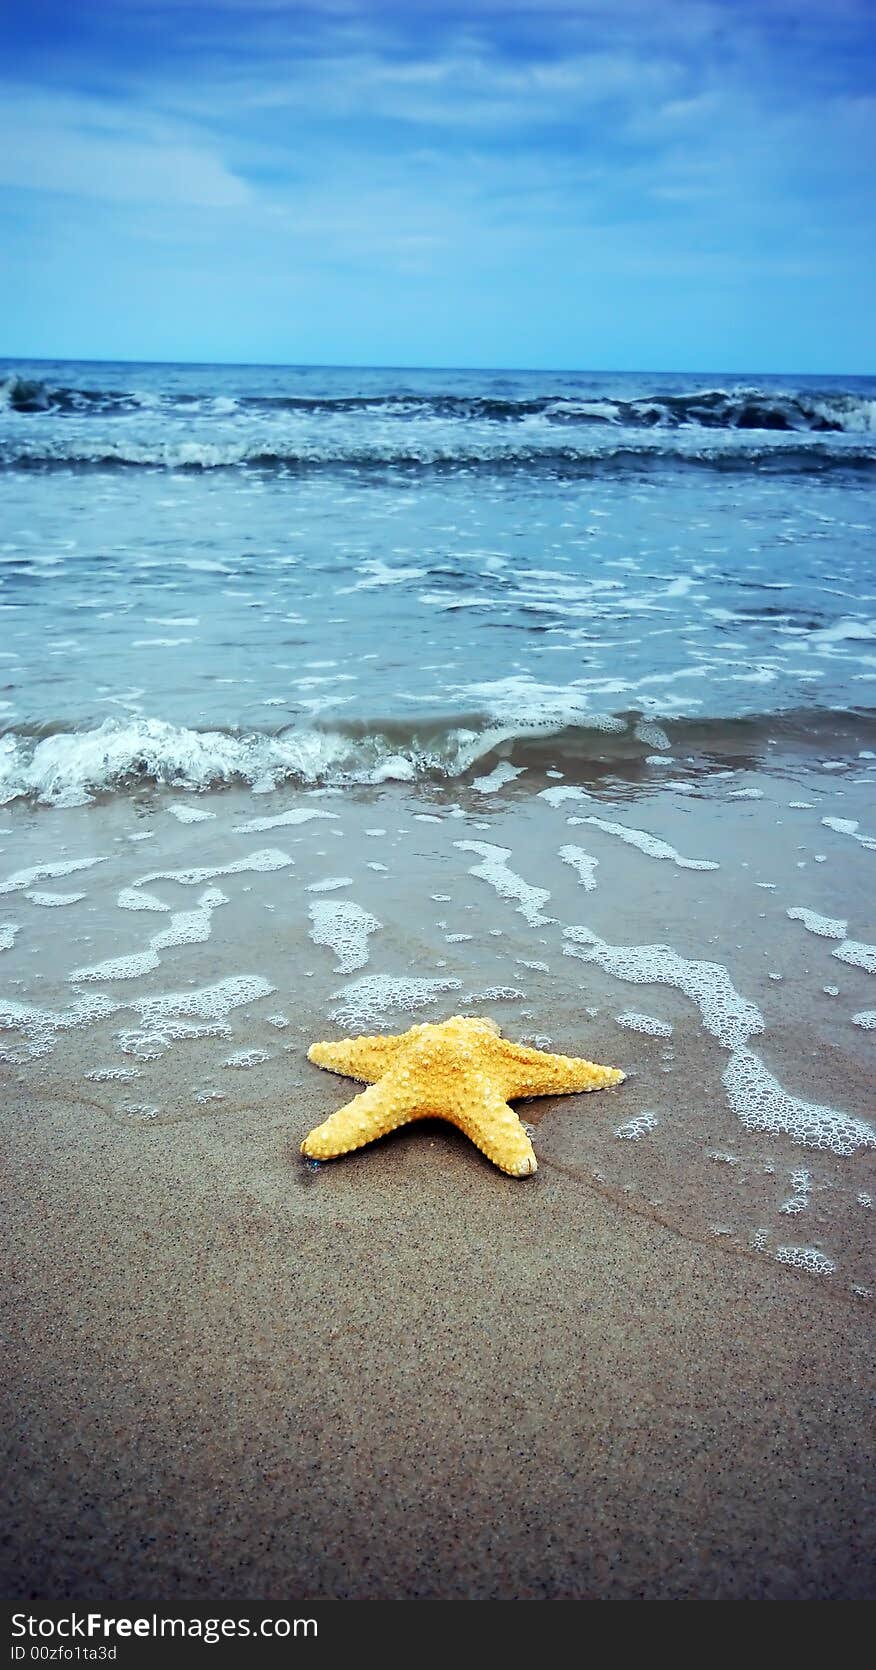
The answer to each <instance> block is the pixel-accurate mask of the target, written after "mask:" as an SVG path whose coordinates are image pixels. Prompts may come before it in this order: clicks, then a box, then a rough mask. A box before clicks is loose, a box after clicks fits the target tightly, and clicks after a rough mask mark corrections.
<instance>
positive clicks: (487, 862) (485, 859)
mask: <svg viewBox="0 0 876 1670" xmlns="http://www.w3.org/2000/svg"><path fill="white" fill-rule="evenodd" d="M453 845H454V846H455V847H458V848H459V850H460V852H473V853H476V854H477V855H478V857H480V858H481V860H482V862H481V863H480V864H473V865H472V867H471V869H470V871H469V874H470V875H473V876H478V877H479V878H480V880H481V881H485V882H486V883H487V885H488V886H489V887H492V888H493V890H494V892H496V893H498V895H499V897H500V898H501V899H510V900H511V901H512V903H514V904H516V906H517V909H518V910H519V911H520V913H521V915H522V916H525V918H526V920H527V922H528V923H529V924H530V927H533V928H537V927H541V926H543V925H544V924H545V923H546V922H550V921H551V920H552V918H551V917H550V916H542V915H541V906H542V905H543V904H545V903H546V902H547V900H548V899H549V898H550V893H549V892H548V891H547V889H546V888H544V887H533V886H531V885H530V883H529V882H526V881H524V880H523V878H522V877H521V876H518V875H515V873H514V871H513V870H509V868H508V865H507V863H506V860H507V859H509V858H510V857H511V849H510V847H496V846H493V845H491V843H490V842H489V841H454V843H453Z"/></svg>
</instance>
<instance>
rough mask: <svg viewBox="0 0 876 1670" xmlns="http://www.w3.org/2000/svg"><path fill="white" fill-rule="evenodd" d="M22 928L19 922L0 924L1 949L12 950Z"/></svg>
mask: <svg viewBox="0 0 876 1670" xmlns="http://www.w3.org/2000/svg"><path fill="white" fill-rule="evenodd" d="M20 931H21V929H20V927H19V924H18V923H17V922H4V923H2V924H0V951H11V950H12V947H13V945H14V944H15V936H16V934H17V933H20Z"/></svg>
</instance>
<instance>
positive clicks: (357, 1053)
mask: <svg viewBox="0 0 876 1670" xmlns="http://www.w3.org/2000/svg"><path fill="white" fill-rule="evenodd" d="M406 1042H407V1040H406V1039H405V1038H404V1037H401V1038H398V1037H394V1038H381V1037H377V1038H340V1039H339V1040H338V1041H337V1043H326V1044H311V1047H310V1049H309V1050H308V1052H307V1056H308V1060H309V1061H313V1062H315V1063H316V1065H317V1067H325V1068H327V1069H328V1071H329V1072H330V1073H343V1074H345V1075H346V1077H347V1078H351V1079H361V1080H362V1082H363V1083H364V1084H374V1083H375V1082H376V1080H377V1079H379V1078H382V1077H383V1075H384V1073H387V1072H389V1069H390V1067H392V1065H393V1063H394V1062H395V1061H396V1059H397V1057H398V1053H399V1050H401V1049H403V1048H404V1046H405V1043H406Z"/></svg>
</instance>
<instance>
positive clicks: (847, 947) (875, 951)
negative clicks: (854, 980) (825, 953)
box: [830, 939, 876, 974]
mask: <svg viewBox="0 0 876 1670" xmlns="http://www.w3.org/2000/svg"><path fill="white" fill-rule="evenodd" d="M830 954H831V956H832V957H838V958H839V961H840V962H841V963H854V965H855V967H856V968H863V969H866V971H867V973H868V974H876V945H865V944H864V943H863V941H862V940H860V939H844V940H843V943H842V945H837V946H836V947H835V948H834V950H833V951H831V953H830Z"/></svg>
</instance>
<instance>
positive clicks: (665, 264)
mask: <svg viewBox="0 0 876 1670" xmlns="http://www.w3.org/2000/svg"><path fill="white" fill-rule="evenodd" d="M7 34H8V39H7V43H6V45H7V50H6V52H5V54H4V67H3V71H2V74H3V77H4V80H5V96H4V97H3V99H2V107H0V108H2V115H0V185H2V186H4V187H5V188H7V193H8V197H7V204H6V208H5V212H4V235H5V239H6V243H7V248H8V250H9V251H10V252H11V254H12V255H13V258H14V269H15V270H14V273H13V280H12V284H11V285H10V291H9V295H8V298H6V304H5V317H6V319H7V321H8V322H9V324H10V325H14V327H15V329H16V331H17V333H18V337H17V339H16V341H13V342H11V343H10V346H16V345H17V342H18V341H19V340H20V343H21V346H22V347H23V348H25V347H28V346H31V345H33V346H37V345H39V344H41V343H45V344H47V345H49V344H52V343H54V342H58V341H59V340H60V339H59V334H58V320H60V319H61V318H64V319H65V321H66V326H65V329H67V328H69V329H74V331H75V340H76V341H83V342H84V339H85V335H87V336H88V343H89V345H91V344H92V342H93V340H94V337H95V335H96V324H95V323H92V324H91V325H89V326H88V328H87V330H86V328H85V321H86V317H87V308H88V295H89V281H91V285H92V289H93V279H94V274H95V272H96V271H98V270H100V272H101V274H102V275H104V276H105V275H106V274H108V273H112V275H113V279H114V286H115V288H114V292H113V293H114V295H115V297H116V300H115V303H114V308H113V310H111V312H110V315H109V316H105V317H104V318H103V320H102V321H101V324H102V328H103V329H104V330H105V331H106V332H107V333H108V334H112V335H113V341H114V342H129V343H130V351H131V352H137V351H138V346H137V345H138V341H141V342H142V341H143V340H144V337H147V338H148V340H149V342H155V341H156V332H159V333H160V332H161V331H164V336H163V337H162V338H161V340H162V342H165V343H166V346H165V347H163V348H161V351H162V352H165V351H166V352H168V353H170V352H172V351H179V342H180V341H181V340H183V341H188V340H189V339H190V337H191V334H192V332H193V331H194V332H195V333H196V334H199V336H200V338H202V339H203V342H204V348H198V349H197V350H196V352H197V353H200V352H203V351H205V349H206V348H209V351H210V352H213V353H216V352H219V351H221V344H222V341H223V337H224V340H225V341H226V343H227V347H226V349H225V350H224V351H225V352H226V353H227V355H228V356H229V357H241V356H242V355H244V356H245V354H247V353H252V354H258V356H259V357H278V358H281V357H296V358H301V357H329V358H338V357H350V344H351V343H352V344H353V345H355V341H356V336H357V332H358V338H359V339H360V341H361V347H360V348H359V349H358V351H356V350H355V346H354V352H353V355H352V357H356V358H360V359H361V358H370V357H373V355H372V353H371V352H370V349H369V343H371V342H372V341H374V339H375V332H376V331H377V332H379V335H380V340H381V341H382V342H391V344H392V346H393V349H394V354H395V357H399V358H406V359H410V360H417V359H419V360H426V359H436V358H439V357H444V356H447V355H449V356H450V357H453V358H459V357H462V358H465V359H468V360H469V361H475V360H477V359H479V358H483V354H482V353H481V352H480V347H481V345H482V344H483V343H484V341H485V340H489V341H490V342H491V343H492V344H494V346H493V347H492V348H491V352H492V353H499V354H500V357H502V358H505V359H506V361H508V362H510V361H517V362H518V363H520V362H521V361H522V360H527V361H528V360H531V359H532V358H533V357H538V355H541V356H542V357H545V356H548V357H550V358H551V359H552V362H553V363H562V362H563V358H564V357H566V358H571V359H574V360H575V361H576V362H577V363H579V364H580V363H583V362H586V361H588V360H589V361H591V362H592V363H601V364H605V363H609V362H611V361H614V362H616V363H622V355H626V356H629V355H632V356H633V357H634V358H635V356H636V355H639V356H641V353H642V351H643V344H645V343H646V342H647V340H648V332H649V331H650V332H651V333H652V334H653V335H654V336H655V338H656V339H658V347H656V348H655V349H654V352H655V354H656V356H657V358H658V360H661V359H662V360H663V363H664V364H665V363H668V358H669V357H674V358H675V359H676V360H678V361H679V363H682V362H684V361H685V359H686V361H687V363H689V364H692V363H693V359H692V358H691V356H692V355H696V356H697V357H699V358H700V359H702V358H705V359H707V360H708V359H709V358H711V357H712V352H711V349H710V347H709V344H708V341H707V335H708V331H709V328H710V326H709V309H710V307H711V311H712V314H713V315H714V321H713V327H712V328H713V338H714V342H715V352H716V354H717V353H718V351H719V350H720V351H723V352H725V353H726V352H727V351H728V346H727V345H728V344H730V343H732V344H733V352H734V353H735V354H737V355H741V356H742V357H743V359H744V357H745V354H746V353H747V352H752V353H753V352H755V351H756V352H757V353H758V354H761V355H762V354H763V353H764V352H765V351H767V349H768V347H769V344H770V342H771V341H772V342H774V343H775V342H779V343H781V352H782V353H783V355H785V356H786V357H787V356H790V355H792V354H793V355H799V358H798V364H803V363H805V360H806V357H807V355H808V358H809V363H812V359H811V353H812V340H813V331H814V330H815V329H816V327H817V330H818V332H819V343H820V347H819V352H823V353H824V354H825V355H827V356H830V355H831V354H833V355H834V357H835V356H836V354H837V353H839V352H840V350H841V351H842V353H843V354H845V355H846V356H848V354H849V353H850V352H851V351H852V350H851V333H852V331H853V330H854V332H855V333H856V335H855V343H856V348H855V351H856V352H861V353H862V354H864V353H865V350H864V348H863V347H862V343H863V340H864V337H865V333H866V331H867V330H868V329H872V327H871V326H870V325H869V311H868V309H867V308H866V306H865V305H864V296H865V293H866V284H867V283H868V282H869V279H868V274H869V271H870V270H872V257H873V253H874V252H873V248H872V243H873V224H874V217H873V207H874V205H873V185H872V176H871V170H870V167H869V162H868V156H869V155H870V154H872V149H873V143H874V140H876V100H874V97H873V94H872V88H871V86H870V85H869V80H870V68H871V66H872V62H873V48H874V40H876V27H874V21H873V17H872V11H871V9H870V6H869V0H866V3H865V0H807V3H806V5H805V6H803V5H801V4H799V0H684V3H682V0H673V3H670V0H648V3H646V0H543V4H541V5H540V6H539V7H538V8H535V7H534V6H533V5H532V3H531V0H468V3H464V0H460V3H458V4H453V3H449V0H448V3H446V4H443V5H442V4H435V3H432V0H419V3H418V5H417V6H411V5H410V4H405V5H400V4H391V3H388V0H371V3H368V0H331V3H330V0H321V3H319V4H310V5H308V4H294V3H292V4H290V3H288V0H209V4H207V3H206V0H179V3H177V0H116V4H115V5H114V6H113V7H112V8H110V7H88V6H86V7H82V8H77V7H75V6H73V7H71V6H70V5H69V0H32V4H31V5H29V6H28V7H26V8H25V7H24V5H21V6H20V7H18V6H16V5H13V8H12V24H11V27H10V28H9V30H8V31H7ZM53 239H54V248H53ZM59 253H62V254H63V260H59ZM22 272H26V273H27V275H28V279H29V283H28V285H26V286H22V284H21V282H20V278H21V273H22ZM53 272H54V275H55V276H54V280H53V276H52V274H53ZM247 286H249V288H250V290H251V293H252V294H253V295H254V296H255V295H258V296H260V297H262V298H265V297H267V298H269V299H270V309H271V316H270V318H266V317H265V315H264V312H262V314H261V315H260V316H259V317H257V318H256V317H254V316H252V310H247V309H245V308H244V309H242V305H241V304H242V298H243V297H244V296H245V294H246V291H247ZM150 287H151V291H152V293H153V295H154V293H155V291H156V289H157V290H158V291H160V292H161V293H162V295H163V297H164V300H163V306H162V312H161V317H160V319H157V318H156V313H155V309H154V307H153V308H152V310H151V312H150V313H149V316H148V319H147V318H144V314H143V305H144V304H143V301H142V297H143V295H144V294H146V293H148V292H149V290H150ZM497 287H500V288H497ZM77 296H79V297H80V298H81V300H80V301H79V303H78V304H77V302H76V297H77ZM547 296H549V297H550V298H551V309H552V315H551V318H550V319H547V318H545V317H542V316H541V315H540V311H539V309H540V306H541V305H542V303H543V301H544V299H545V298H546V297H547ZM28 297H30V300H29V301H28ZM832 301H833V302H834V303H835V315H834V313H833V312H832ZM332 306H333V307H334V308H335V309H336V310H338V313H339V314H340V315H342V317H339V319H338V322H337V325H336V340H337V342H338V344H340V346H338V347H337V348H335V347H333V344H332V341H331V328H330V308H331V307H332ZM381 309H382V310H383V315H385V317H384V316H383V315H382V314H381ZM856 309H859V310H860V315H861V316H860V318H856V317H854V313H855V310H856ZM53 314H54V315H55V317H54V318H53ZM247 315H250V316H249V317H248V316H247ZM841 315H844V316H845V323H843V320H842V318H841ZM430 319H431V321H432V323H431V324H430ZM521 319H525V320H526V322H527V331H528V333H529V336H530V340H531V342H532V350H531V351H527V352H526V353H522V352H521V351H520V347H519V344H517V345H515V341H514V333H515V331H519V324H518V321H519V320H521ZM776 326H777V327H778V336H777V335H776V328H775V327H776ZM503 331H504V332H505V333H506V334H505V336H504V337H503V336H502V332H503ZM564 333H565V341H566V343H567V344H568V345H567V347H566V348H565V349H564V348H563V346H562V344H563V340H564ZM825 333H826V334H825ZM503 342H504V346H502V343H503ZM664 342H665V343H666V344H667V349H669V348H671V355H670V354H669V353H668V352H667V356H666V358H664V350H663V348H662V343H664ZM746 343H747V344H750V347H749V348H746ZM62 345H63V346H68V339H67V337H66V336H65V337H64V339H63V344H62ZM69 346H73V343H72V342H70V344H69ZM872 346H873V344H872V339H871V344H870V348H869V350H867V351H869V352H872ZM83 351H84V349H83ZM113 351H116V352H118V351H119V350H118V348H117V347H115V348H114V349H113ZM140 351H144V350H142V349H141V350H140ZM384 351H386V350H384Z"/></svg>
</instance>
